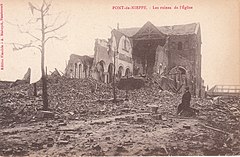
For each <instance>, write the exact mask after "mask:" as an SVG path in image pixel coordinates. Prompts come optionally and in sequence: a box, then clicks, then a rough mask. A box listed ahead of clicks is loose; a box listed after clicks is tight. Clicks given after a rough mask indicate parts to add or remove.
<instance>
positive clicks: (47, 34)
mask: <svg viewBox="0 0 240 157" xmlns="http://www.w3.org/2000/svg"><path fill="white" fill-rule="evenodd" d="M28 4H29V6H30V9H31V12H32V14H33V16H34V15H37V14H38V16H37V17H34V21H31V20H30V21H29V23H28V24H32V23H36V24H37V23H38V21H40V22H41V26H40V29H39V30H40V31H41V36H40V37H39V36H35V35H34V34H32V33H31V32H30V31H22V29H21V27H20V25H18V24H17V26H18V29H19V30H20V32H21V33H25V34H28V35H29V36H30V37H31V38H33V39H34V41H32V40H31V41H30V42H29V43H27V44H19V43H11V44H12V45H13V49H14V50H22V49H24V48H37V49H38V50H39V51H40V52H41V74H42V78H41V80H42V99H43V109H44V110H48V109H49V106H48V93H47V78H46V74H45V70H44V67H45V63H44V59H45V44H46V42H47V41H48V40H50V39H58V40H62V39H64V38H65V37H59V36H56V35H55V32H56V31H57V30H59V29H60V28H62V27H63V26H64V25H65V24H66V23H67V21H65V22H64V23H62V24H61V25H58V26H56V21H57V20H58V18H59V16H57V17H56V18H55V20H54V22H53V23H52V24H51V25H48V24H47V22H45V18H46V16H51V15H50V14H49V9H50V6H51V2H49V3H47V2H46V1H45V0H43V1H42V5H41V7H40V8H37V7H35V6H34V5H33V4H32V3H31V2H29V3H28ZM59 15H60V14H59Z"/></svg>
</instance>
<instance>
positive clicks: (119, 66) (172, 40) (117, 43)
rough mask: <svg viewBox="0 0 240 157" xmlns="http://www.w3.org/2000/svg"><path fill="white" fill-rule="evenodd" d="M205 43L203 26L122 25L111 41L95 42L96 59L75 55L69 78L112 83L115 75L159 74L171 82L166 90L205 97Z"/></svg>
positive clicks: (71, 63)
mask: <svg viewBox="0 0 240 157" xmlns="http://www.w3.org/2000/svg"><path fill="white" fill-rule="evenodd" d="M201 44H202V41H201V29H200V24H199V23H191V24H184V25H174V26H160V27H159V26H155V25H153V24H152V23H151V22H147V23H146V24H144V25H143V26H142V27H139V28H137V27H134V28H119V26H118V28H117V29H113V30H112V31H111V38H109V39H108V40H105V39H96V40H95V47H94V57H93V58H92V59H91V58H90V57H89V58H86V57H85V58H83V56H76V55H75V57H73V56H72V59H71V58H70V60H69V64H68V66H67V68H66V75H67V76H71V77H74V78H85V77H93V78H95V79H97V80H99V81H102V82H105V83H111V82H112V81H113V77H114V76H115V77H116V78H117V79H120V78H121V77H126V76H150V77H151V76H153V75H155V74H156V75H159V76H161V77H162V78H163V80H167V81H165V85H163V86H165V87H166V88H171V89H174V90H175V91H178V90H180V89H183V87H184V86H188V87H190V90H191V92H192V93H193V94H194V95H195V96H199V97H202V96H203V92H204V91H205V89H204V88H205V87H204V82H203V79H202V77H201V58H202V56H201ZM73 58H74V60H73ZM77 58H78V59H77ZM84 59H87V60H88V61H86V60H84ZM114 65H115V68H114ZM84 67H85V68H84ZM114 71H115V75H114ZM166 82H167V83H166Z"/></svg>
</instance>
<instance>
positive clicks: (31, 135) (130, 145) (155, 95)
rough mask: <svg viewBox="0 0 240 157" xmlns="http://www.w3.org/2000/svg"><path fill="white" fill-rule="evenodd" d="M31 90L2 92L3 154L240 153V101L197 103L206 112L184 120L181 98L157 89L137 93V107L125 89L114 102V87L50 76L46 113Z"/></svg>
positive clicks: (0, 147) (134, 95)
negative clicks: (179, 109) (179, 107)
mask: <svg viewBox="0 0 240 157" xmlns="http://www.w3.org/2000/svg"><path fill="white" fill-rule="evenodd" d="M95 84H97V85H98V88H97V90H96V91H95V92H94V93H92V91H91V89H90V88H89V87H90V86H92V85H95ZM38 86H40V84H39V85H38ZM29 87H30V85H19V86H17V87H12V88H9V89H6V90H2V91H1V93H0V96H1V100H0V101H1V104H0V109H1V110H0V155H2V156H8V155H14V156H22V155H26V156H80V155H81V156H82V155H86V156H89V155H97V156H99V155H164V156H165V155H240V140H239V139H240V136H239V135H240V131H239V130H240V129H239V128H240V122H239V116H240V113H239V110H240V104H239V102H240V100H239V98H228V99H219V100H218V101H212V100H206V99H198V98H193V100H192V101H191V105H192V106H193V107H195V108H197V109H199V111H200V113H199V115H197V116H194V117H184V116H177V115H176V107H177V105H178V104H179V103H180V101H181V95H179V94H173V93H171V92H168V91H161V90H159V88H158V85H156V84H152V83H146V85H145V86H144V87H143V88H141V89H139V90H133V91H130V92H129V98H130V101H123V99H122V98H124V94H125V92H124V91H119V90H117V96H118V99H119V100H120V101H119V102H117V103H113V102H112V101H111V98H112V87H111V86H110V85H106V84H101V83H98V82H96V81H94V80H90V79H84V80H80V81H79V80H77V79H67V78H63V77H60V78H49V83H48V91H49V104H50V111H48V112H44V111H41V105H42V104H41V103H42V101H41V97H39V96H37V97H34V96H32V95H31V91H29ZM29 93H30V94H29ZM156 107H157V108H158V110H157V111H156V110H154V108H156Z"/></svg>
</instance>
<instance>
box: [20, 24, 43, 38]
mask: <svg viewBox="0 0 240 157" xmlns="http://www.w3.org/2000/svg"><path fill="white" fill-rule="evenodd" d="M17 27H18V29H19V31H20V33H25V34H28V35H29V36H31V37H33V38H34V39H36V40H37V41H40V39H39V38H38V37H36V36H35V35H33V34H32V33H30V32H29V31H23V30H22V29H21V27H20V26H19V25H17Z"/></svg>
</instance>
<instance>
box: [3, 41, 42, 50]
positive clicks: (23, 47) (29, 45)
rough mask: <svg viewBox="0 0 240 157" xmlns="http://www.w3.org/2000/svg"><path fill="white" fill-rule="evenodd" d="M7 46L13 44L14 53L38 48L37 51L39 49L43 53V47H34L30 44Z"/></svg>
mask: <svg viewBox="0 0 240 157" xmlns="http://www.w3.org/2000/svg"><path fill="white" fill-rule="evenodd" d="M6 44H11V45H13V51H20V50H22V49H25V48H36V49H38V50H39V51H40V52H42V49H41V47H38V46H35V45H32V43H28V44H19V43H6Z"/></svg>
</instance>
